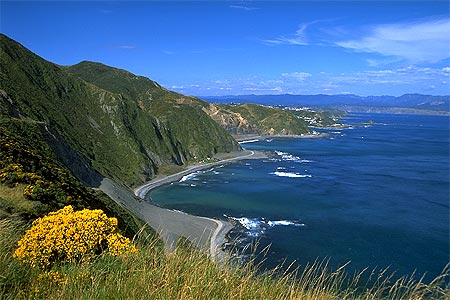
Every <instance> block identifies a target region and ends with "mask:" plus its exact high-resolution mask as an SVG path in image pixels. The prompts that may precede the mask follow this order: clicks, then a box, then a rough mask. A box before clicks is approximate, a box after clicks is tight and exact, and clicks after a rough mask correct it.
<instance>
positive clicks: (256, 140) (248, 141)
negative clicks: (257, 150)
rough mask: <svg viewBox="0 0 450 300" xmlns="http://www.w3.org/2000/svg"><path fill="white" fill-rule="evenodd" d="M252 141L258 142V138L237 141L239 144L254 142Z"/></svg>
mask: <svg viewBox="0 0 450 300" xmlns="http://www.w3.org/2000/svg"><path fill="white" fill-rule="evenodd" d="M254 142H259V140H258V139H255V140H247V141H241V142H238V143H239V144H247V143H254Z"/></svg>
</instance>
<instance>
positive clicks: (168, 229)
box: [100, 150, 266, 262]
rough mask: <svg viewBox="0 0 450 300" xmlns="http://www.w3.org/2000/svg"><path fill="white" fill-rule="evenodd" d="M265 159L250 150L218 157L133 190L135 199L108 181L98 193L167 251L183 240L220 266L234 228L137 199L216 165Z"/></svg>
mask: <svg viewBox="0 0 450 300" xmlns="http://www.w3.org/2000/svg"><path fill="white" fill-rule="evenodd" d="M265 157H266V156H265V154H264V153H262V152H257V151H249V150H244V151H239V152H233V153H228V154H221V155H220V156H219V157H218V158H222V159H221V160H219V161H216V162H212V163H207V164H202V165H194V166H191V167H189V168H188V169H186V170H184V171H182V172H178V173H176V174H172V175H169V176H166V177H163V178H159V179H156V180H153V181H150V182H147V183H146V184H144V185H142V186H139V187H137V188H135V189H134V191H133V192H134V195H133V194H132V193H131V191H130V190H128V189H126V188H124V187H121V186H119V185H117V184H116V183H115V182H113V181H112V180H110V179H108V178H104V179H103V180H102V182H101V185H100V189H101V190H102V191H103V192H104V193H105V194H107V195H108V196H109V197H110V198H111V199H113V200H114V201H115V202H116V203H117V204H119V205H121V206H124V207H125V208H127V209H128V210H130V211H131V212H132V213H134V214H135V215H136V216H137V217H139V218H140V219H142V220H143V221H144V222H145V223H146V224H147V225H149V226H150V227H151V228H153V229H154V230H155V231H156V232H157V233H158V234H159V236H160V237H161V239H162V240H163V242H164V245H165V247H166V249H167V251H169V252H170V251H173V250H174V249H175V247H176V243H177V240H178V238H180V237H184V238H186V239H187V240H189V241H191V242H192V244H193V245H195V246H196V247H197V248H199V249H201V250H203V251H206V252H208V253H209V255H210V257H211V258H212V259H214V260H216V261H218V262H220V261H222V260H223V259H225V258H226V257H227V255H226V253H225V252H224V251H222V249H221V246H222V245H223V244H224V243H225V242H226V235H227V234H228V232H229V231H230V230H231V229H232V228H233V225H232V224H231V223H230V222H227V221H222V220H216V219H212V218H207V217H200V216H194V215H190V214H186V213H182V212H179V211H174V210H170V209H165V208H161V207H158V206H156V205H153V204H150V203H149V202H147V201H142V200H141V201H139V200H138V199H137V198H136V196H137V197H139V198H140V199H143V198H144V197H145V195H146V194H147V193H148V192H149V191H150V190H152V189H154V188H157V187H160V186H162V185H165V184H168V183H171V182H174V181H177V180H179V179H180V178H182V177H183V176H185V175H187V174H190V173H193V172H197V171H200V170H204V169H208V168H211V167H213V166H216V165H222V164H224V163H229V162H234V161H238V160H242V159H261V158H265Z"/></svg>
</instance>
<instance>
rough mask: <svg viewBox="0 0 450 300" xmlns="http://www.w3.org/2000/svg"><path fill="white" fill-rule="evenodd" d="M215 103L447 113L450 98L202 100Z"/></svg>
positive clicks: (241, 97)
mask: <svg viewBox="0 0 450 300" xmlns="http://www.w3.org/2000/svg"><path fill="white" fill-rule="evenodd" d="M202 98H203V99H205V100H207V101H209V102H215V103H256V104H263V105H273V106H277V105H280V106H307V107H333V108H338V109H343V110H346V111H354V112H358V111H359V112H392V113H433V114H449V113H450V96H431V95H422V94H405V95H403V96H399V97H394V96H367V97H362V96H358V95H352V94H341V95H291V94H283V95H238V96H207V97H202Z"/></svg>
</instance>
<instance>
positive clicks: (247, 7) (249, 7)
mask: <svg viewBox="0 0 450 300" xmlns="http://www.w3.org/2000/svg"><path fill="white" fill-rule="evenodd" d="M230 8H234V9H242V10H247V11H250V10H258V9H259V7H251V6H246V5H230Z"/></svg>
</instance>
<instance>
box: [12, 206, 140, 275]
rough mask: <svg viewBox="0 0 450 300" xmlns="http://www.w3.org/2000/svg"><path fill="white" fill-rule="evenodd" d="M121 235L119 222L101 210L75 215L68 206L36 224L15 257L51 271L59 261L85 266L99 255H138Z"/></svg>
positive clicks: (40, 219) (19, 243)
mask: <svg viewBox="0 0 450 300" xmlns="http://www.w3.org/2000/svg"><path fill="white" fill-rule="evenodd" d="M136 251H137V250H136V247H135V246H134V245H133V244H132V243H131V242H130V240H129V239H128V238H126V237H124V236H122V235H121V234H120V233H118V232H117V219H116V218H108V217H107V216H106V214H105V213H104V212H103V211H102V210H100V209H97V210H89V209H83V210H81V211H74V210H73V208H72V206H70V205H69V206H66V207H64V208H63V209H60V210H58V211H56V212H52V213H50V214H48V215H47V216H44V217H42V218H39V219H37V220H35V221H34V222H33V224H32V226H31V228H30V229H29V230H27V231H26V232H25V235H24V236H23V237H22V239H21V240H20V241H19V242H18V248H17V249H16V251H15V252H14V256H15V257H16V258H17V259H19V260H20V261H22V262H23V263H26V264H29V265H31V266H38V267H41V268H48V267H50V266H51V265H52V263H54V262H56V261H69V262H81V261H84V260H90V259H91V258H93V257H94V256H95V255H98V254H100V253H107V254H110V255H113V256H116V255H122V254H126V253H132V252H136Z"/></svg>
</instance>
